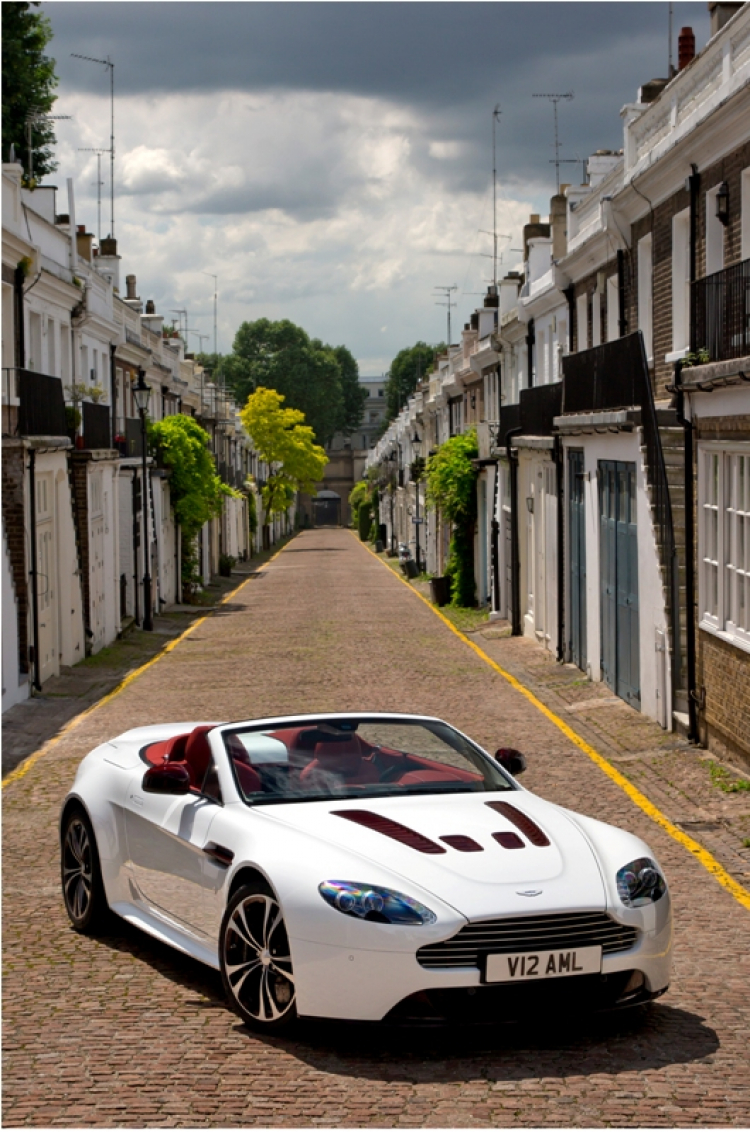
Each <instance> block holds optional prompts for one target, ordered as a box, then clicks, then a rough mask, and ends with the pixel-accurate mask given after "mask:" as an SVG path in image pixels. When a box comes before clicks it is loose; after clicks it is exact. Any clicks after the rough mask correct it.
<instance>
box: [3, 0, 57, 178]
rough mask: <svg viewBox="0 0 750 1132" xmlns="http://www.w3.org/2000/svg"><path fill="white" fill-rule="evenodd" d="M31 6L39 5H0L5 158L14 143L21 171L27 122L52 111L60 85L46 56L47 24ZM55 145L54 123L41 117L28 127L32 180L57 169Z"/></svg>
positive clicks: (17, 0) (18, 0) (25, 159)
mask: <svg viewBox="0 0 750 1132" xmlns="http://www.w3.org/2000/svg"><path fill="white" fill-rule="evenodd" d="M32 7H34V8H38V7H39V5H38V3H34V4H30V3H25V2H22V0H14V2H13V3H8V4H3V160H4V161H7V160H9V156H10V147H11V145H12V146H13V147H14V149H15V154H16V157H17V158H21V160H22V162H23V167H24V170H28V164H29V162H28V135H27V128H26V123H27V120H28V118H29V117H30V116H31V115H37V116H39V115H44V114H49V113H50V111H51V110H52V106H53V103H54V101H55V99H56V97H57V95H55V94H53V93H52V92H53V90H54V88H55V87H56V86H57V82H58V80H57V75H56V74H55V61H54V59H50V58H49V57H48V56H47V55H45V53H44V49H45V47H46V46H47V44H48V42H49V41H50V39H51V38H52V28H51V25H50V22H49V20H48V18H47V17H46V16H43V15H42V14H41V13H39V12H32V11H31V9H32ZM54 143H55V131H54V127H53V125H52V123H51V122H49V121H45V120H44V119H43V118H42V119H40V120H37V121H35V122H34V123H33V124H32V127H31V144H32V147H33V150H34V164H33V180H34V182H36V181H39V180H40V179H41V178H42V177H43V176H44V175H45V174H46V173H52V172H53V171H54V170H55V169H56V168H57V162H56V161H55V160H54V158H53V155H52V148H51V147H52V146H53V145H54Z"/></svg>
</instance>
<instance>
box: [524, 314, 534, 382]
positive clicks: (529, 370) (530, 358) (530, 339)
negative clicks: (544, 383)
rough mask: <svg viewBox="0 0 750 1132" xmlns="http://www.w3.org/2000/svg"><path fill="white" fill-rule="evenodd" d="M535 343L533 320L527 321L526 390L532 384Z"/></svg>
mask: <svg viewBox="0 0 750 1132" xmlns="http://www.w3.org/2000/svg"><path fill="white" fill-rule="evenodd" d="M535 342H536V333H535V331H534V319H533V318H532V319H530V320H529V329H528V333H527V334H526V388H527V389H531V387H532V386H533V384H534V343H535Z"/></svg>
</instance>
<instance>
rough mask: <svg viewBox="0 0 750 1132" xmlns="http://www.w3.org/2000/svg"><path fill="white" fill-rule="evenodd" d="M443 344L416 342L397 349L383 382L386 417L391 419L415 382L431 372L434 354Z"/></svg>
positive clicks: (402, 405) (407, 397) (415, 385)
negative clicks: (386, 378)
mask: <svg viewBox="0 0 750 1132" xmlns="http://www.w3.org/2000/svg"><path fill="white" fill-rule="evenodd" d="M444 349H445V346H444V345H442V344H440V345H439V346H428V345H427V343H426V342H417V344H416V345H415V346H407V347H406V348H405V349H404V350H399V352H398V353H397V354H396V357H395V358H394V359H393V361H392V362H391V368H390V373H389V374H388V380H387V382H386V383H385V398H386V406H387V409H388V417H389V419H390V420H393V418H394V417H397V416H398V414H399V413H400V412H401V410H402V409H403V407H404V405H405V404H406V402H407V401H408V399H409V397H411V395H412V393H413V392H414V390H415V389H416V387H417V382H418V381H419V380H420V379H421V378H423V377H426V376H427V374H428V373H430V372H431V370H432V367H433V364H434V360H435V355H436V354H439V353H441V352H442V351H443V350H444Z"/></svg>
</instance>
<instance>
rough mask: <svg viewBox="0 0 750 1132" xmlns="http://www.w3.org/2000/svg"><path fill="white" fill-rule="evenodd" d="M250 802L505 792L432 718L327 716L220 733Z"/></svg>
mask: <svg viewBox="0 0 750 1132" xmlns="http://www.w3.org/2000/svg"><path fill="white" fill-rule="evenodd" d="M223 735H224V742H225V744H226V748H227V753H228V754H229V757H230V762H231V764H232V768H233V771H234V775H235V779H236V781H237V785H238V787H239V790H240V793H241V795H242V797H243V799H244V800H245V801H246V802H248V803H249V804H251V805H259V804H260V805H263V804H273V803H279V802H305V801H309V802H311V801H321V800H325V799H328V798H336V799H340V798H342V797H343V798H346V797H350V798H361V797H366V798H372V797H384V796H388V795H393V796H400V795H404V794H457V793H482V792H484V791H490V790H493V791H494V790H512V789H513V785H512V783H511V782H510V780H509V779H508V778H507V777H506V776H505V775H504V773H503V772H502V771H501V770H500V769H499V768H498V766H497V765H496V764H495V763H494V762H492V761H491V760H490V759H488V758H487V756H486V755H485V754H484V753H483V752H482V751H481V750H480V749H479V748H478V747H476V746H475V745H474V744H473V743H471V742H470V741H469V740H468V739H466V738H465V737H464V736H463V735H460V734H459V733H458V732H457V731H454V730H453V728H452V727H449V726H448V724H446V723H442V722H438V721H425V720H407V719H394V718H377V719H375V718H367V717H366V716H363V717H362V718H361V719H351V718H348V719H340V720H335V719H330V720H324V719H321V720H309V721H305V722H303V723H300V722H299V721H297V722H296V723H289V724H284V723H281V724H278V723H277V724H275V725H274V726H273V727H262V728H260V727H252V726H248V725H246V726H242V727H235V728H231V729H228V730H227V731H225V732H224V733H223Z"/></svg>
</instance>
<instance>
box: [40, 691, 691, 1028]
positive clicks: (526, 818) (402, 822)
mask: <svg viewBox="0 0 750 1132" xmlns="http://www.w3.org/2000/svg"><path fill="white" fill-rule="evenodd" d="M524 767H525V760H524V757H523V756H522V755H521V754H519V752H518V751H514V750H510V749H501V750H499V751H497V752H496V754H495V756H494V758H493V757H490V756H489V755H488V754H487V753H486V752H485V751H483V750H482V749H481V748H480V747H479V746H477V744H476V743H474V742H473V741H472V740H471V739H469V738H468V737H467V736H466V735H463V734H462V733H461V732H459V731H456V730H455V729H454V728H453V727H451V726H449V725H448V724H447V723H444V722H442V721H441V720H439V719H434V718H430V717H425V716H416V715H383V714H368V713H360V714H327V715H316V716H293V717H287V718H283V719H258V720H250V721H247V722H244V723H224V724H215V723H172V724H168V725H162V726H155V727H138V728H135V729H134V730H131V731H126V732H125V733H124V734H122V735H119V736H118V737H117V738H115V739H112V740H111V741H110V742H107V743H103V744H102V745H101V746H99V747H97V748H96V749H95V750H93V751H92V752H91V753H90V754H89V755H87V756H86V758H84V759H83V761H82V762H81V764H80V766H79V768H78V773H77V775H76V779H75V783H74V785H73V788H72V790H71V792H70V794H69V795H68V796H67V798H66V800H65V802H64V804H63V808H62V814H61V820H60V842H61V857H62V889H63V896H64V900H65V906H66V909H67V912H68V916H69V917H70V920H71V922H72V924H73V927H74V928H76V930H78V931H80V932H95V931H98V930H102V929H103V927H104V925H105V923H106V922H107V921H108V918H109V913H110V912H115V913H117V914H118V915H119V916H122V917H123V918H124V919H125V920H127V921H129V922H130V923H132V924H135V925H137V926H138V927H139V928H142V929H143V930H144V931H146V932H148V933H150V934H151V935H152V936H155V937H156V938H157V939H160V940H163V941H164V942H166V943H168V944H170V945H171V946H172V947H174V948H176V949H177V950H179V951H182V952H185V953H187V954H188V955H191V956H193V957H194V958H196V959H199V960H201V961H202V962H204V963H207V964H208V965H209V966H211V967H214V968H218V969H220V970H221V973H222V977H223V981H224V985H225V988H226V991H227V996H228V999H229V1001H230V1003H231V1004H232V1006H233V1008H234V1009H235V1010H236V1011H237V1012H238V1013H239V1015H240V1016H241V1017H242V1018H243V1019H244V1020H245V1021H246V1022H247V1023H249V1024H250V1025H253V1026H256V1027H260V1028H265V1029H280V1028H283V1027H285V1026H288V1025H289V1024H290V1023H291V1022H293V1021H294V1019H295V1018H297V1017H299V1016H307V1017H311V1016H312V1017H327V1018H338V1019H350V1020H361V1021H364V1020H372V1021H375V1020H383V1019H387V1020H388V1021H396V1020H405V1019H421V1020H436V1019H446V1018H448V1019H474V1020H476V1019H480V1020H485V1021H498V1022H499V1021H505V1020H510V1019H515V1018H519V1017H524V1016H529V1012H530V1011H531V1010H533V1008H534V1006H535V1005H536V1006H540V1007H543V1008H544V1009H545V1013H547V1014H548V1013H549V1008H550V1007H556V1008H558V1009H560V1010H566V1011H575V1012H578V1011H579V1010H580V1009H581V1008H590V1009H603V1008H610V1007H619V1006H629V1005H635V1004H639V1003H644V1002H647V1001H649V1000H651V999H653V998H656V997H657V996H658V995H660V994H663V993H664V991H665V990H666V989H667V985H668V983H669V973H670V964H671V949H672V924H671V911H670V898H669V892H668V889H667V884H666V881H665V879H664V875H663V873H662V870H661V868H660V867H659V864H658V862H657V861H656V858H655V857H654V855H653V853H652V852H651V850H650V849H649V848H648V846H647V845H646V844H645V843H644V842H643V841H640V840H639V839H638V838H637V837H634V836H632V835H631V834H629V833H625V832H623V831H622V830H620V829H616V828H614V827H613V826H609V825H604V824H603V823H602V822H599V821H595V820H594V819H593V818H589V817H583V816H581V815H580V814H576V813H572V812H571V811H570V810H565V809H562V808H561V807H560V806H556V805H553V804H552V803H550V802H546V801H543V800H542V799H541V798H538V797H536V796H535V795H534V794H531V793H530V792H529V791H527V790H524V788H523V787H522V786H519V785H518V783H517V782H516V781H515V777H514V775H516V774H518V773H519V772H520V771H522V770H523V769H524Z"/></svg>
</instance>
